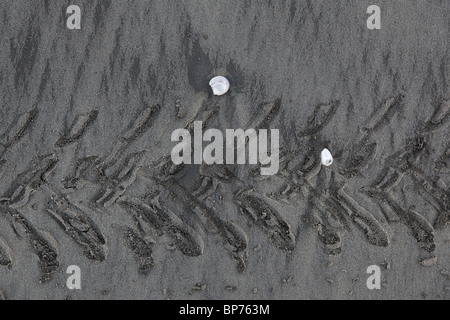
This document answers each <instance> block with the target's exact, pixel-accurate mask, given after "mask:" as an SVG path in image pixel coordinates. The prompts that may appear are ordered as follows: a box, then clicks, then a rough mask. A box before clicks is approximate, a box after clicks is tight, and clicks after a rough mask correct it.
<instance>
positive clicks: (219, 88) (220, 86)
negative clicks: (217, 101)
mask: <svg viewBox="0 0 450 320" xmlns="http://www.w3.org/2000/svg"><path fill="white" fill-rule="evenodd" d="M209 85H210V86H211V88H212V90H213V93H214V95H216V96H221V95H224V94H225V93H227V92H228V90H229V89H230V82H229V81H228V79H227V78H225V77H222V76H218V77H214V78H212V79H211V81H209Z"/></svg>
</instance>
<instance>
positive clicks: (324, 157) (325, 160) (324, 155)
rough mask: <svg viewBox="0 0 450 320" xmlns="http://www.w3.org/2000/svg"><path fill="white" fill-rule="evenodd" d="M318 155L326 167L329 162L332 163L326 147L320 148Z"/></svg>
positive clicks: (331, 157) (329, 164)
mask: <svg viewBox="0 0 450 320" xmlns="http://www.w3.org/2000/svg"><path fill="white" fill-rule="evenodd" d="M320 157H321V158H322V164H323V165H324V166H327V167H328V166H331V164H332V163H333V156H332V155H331V152H330V150H328V149H327V148H325V149H323V150H322V153H321V154H320Z"/></svg>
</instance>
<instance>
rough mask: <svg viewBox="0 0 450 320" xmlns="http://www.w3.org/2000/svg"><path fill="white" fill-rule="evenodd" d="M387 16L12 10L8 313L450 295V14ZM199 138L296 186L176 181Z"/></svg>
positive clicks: (217, 178) (1, 122)
mask: <svg viewBox="0 0 450 320" xmlns="http://www.w3.org/2000/svg"><path fill="white" fill-rule="evenodd" d="M376 2H377V3H374V2H373V1H366V0H361V1H359V0H358V1H356V0H350V1H343V0H335V1H331V0H318V1H309V0H305V1H303V0H302V1H296V0H290V1H270V0H267V1H206V0H189V1H187V0H186V1H184V0H183V1H181V0H180V1H178V0H177V1H163V0H160V1H144V0H135V1H119V0H92V1H87V0H77V1H66V0H64V1H59V0H39V1H31V0H2V1H1V3H0V35H1V37H0V299H7V300H9V299H199V300H202V299H439V300H446V299H449V298H450V281H449V279H450V246H449V242H450V232H449V219H450V191H449V187H448V186H449V184H450V177H449V171H450V142H449V129H450V125H449V123H450V121H449V119H450V93H449V78H450V76H449V75H450V71H449V44H448V39H449V36H450V2H449V1H448V0H432V1H425V0H414V1H407V0H395V1H392V0H389V1H388V0H377V1H376ZM373 4H376V5H378V6H379V7H380V8H381V29H379V30H369V29H368V28H367V25H366V20H367V18H368V17H369V14H367V12H366V10H367V7H368V6H370V5H373ZM69 5H78V6H79V7H80V8H81V30H69V29H68V28H67V27H66V20H67V18H68V17H69V16H70V14H67V13H66V9H67V7H68V6H69ZM218 75H221V76H225V77H227V78H228V79H229V81H230V84H231V87H230V90H229V92H227V93H226V94H225V95H223V96H214V95H213V94H212V91H211V88H210V87H209V85H208V83H209V80H210V79H211V78H212V77H214V76H218ZM195 121H202V123H203V125H204V130H206V129H209V128H215V129H218V130H220V131H222V132H225V130H226V129H238V128H242V129H245V130H246V129H249V128H255V129H257V130H258V129H278V130H279V134H280V137H279V144H280V163H279V171H278V173H277V174H275V175H272V176H262V175H261V174H260V166H259V165H249V164H247V165H229V164H228V165H206V164H202V165H194V164H192V165H180V166H175V165H174V164H173V163H172V161H171V158H170V154H171V150H172V148H173V147H174V146H175V143H174V142H172V141H171V135H172V132H173V131H174V130H176V129H178V128H185V129H187V130H192V128H193V124H194V122H195ZM324 148H327V149H328V150H330V152H331V154H332V155H333V164H332V165H331V166H328V167H327V166H323V165H321V163H320V154H321V151H322V150H323V149H324ZM73 265H75V266H78V267H79V268H80V270H81V290H70V289H69V288H67V282H66V281H67V279H68V277H69V276H70V274H67V268H68V267H69V266H73ZM369 266H378V267H379V268H380V272H381V273H380V282H381V287H380V289H373V290H370V289H369V288H368V287H367V279H368V278H369V277H370V276H371V275H370V274H368V273H367V269H368V267H369Z"/></svg>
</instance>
